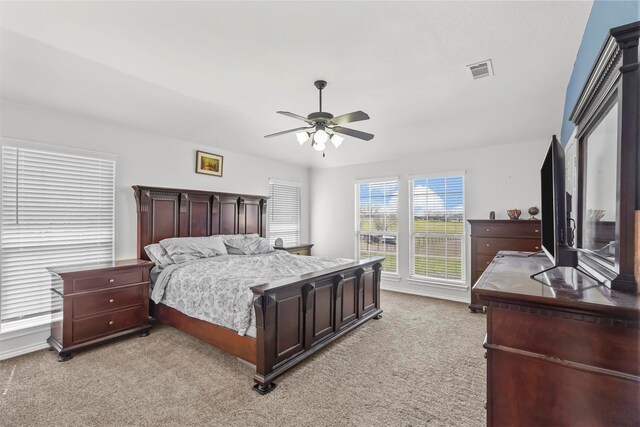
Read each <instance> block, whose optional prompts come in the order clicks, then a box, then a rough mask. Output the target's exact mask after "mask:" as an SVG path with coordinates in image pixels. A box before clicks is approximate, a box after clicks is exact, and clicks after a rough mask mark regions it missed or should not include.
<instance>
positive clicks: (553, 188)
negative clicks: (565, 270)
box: [540, 135, 567, 265]
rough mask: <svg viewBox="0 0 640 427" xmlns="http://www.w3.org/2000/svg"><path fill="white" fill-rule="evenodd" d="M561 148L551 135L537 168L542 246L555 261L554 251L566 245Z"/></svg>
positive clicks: (556, 253)
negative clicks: (539, 182)
mask: <svg viewBox="0 0 640 427" xmlns="http://www.w3.org/2000/svg"><path fill="white" fill-rule="evenodd" d="M564 174H565V171H564V148H563V147H562V144H560V141H558V139H557V138H556V136H555V135H553V138H552V139H551V145H550V146H549V151H547V156H546V157H545V159H544V162H543V163H542V167H541V168H540V181H541V184H542V185H541V192H542V200H541V208H542V249H543V250H544V252H545V253H546V254H547V255H548V256H549V258H551V260H552V261H553V262H554V264H556V265H557V264H558V257H559V254H558V251H559V249H561V248H565V247H566V245H567V240H566V237H567V233H566V230H567V216H566V206H565V203H566V192H565V182H564V181H565V177H564Z"/></svg>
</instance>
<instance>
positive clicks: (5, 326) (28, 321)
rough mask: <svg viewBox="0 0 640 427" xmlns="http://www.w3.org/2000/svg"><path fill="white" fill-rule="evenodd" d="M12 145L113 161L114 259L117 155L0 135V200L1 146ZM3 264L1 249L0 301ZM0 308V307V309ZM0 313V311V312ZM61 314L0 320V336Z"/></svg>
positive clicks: (22, 331) (47, 320)
mask: <svg viewBox="0 0 640 427" xmlns="http://www.w3.org/2000/svg"><path fill="white" fill-rule="evenodd" d="M5 146H7V147H14V148H16V149H25V150H40V151H44V152H51V153H54V154H58V155H66V156H79V157H90V158H95V159H100V160H104V161H112V162H113V218H112V220H111V230H112V233H111V259H112V260H114V259H115V246H116V222H115V221H116V215H117V199H118V197H117V188H118V185H117V182H118V162H117V160H118V155H117V154H115V153H107V152H102V151H93V150H85V149H82V148H75V147H66V146H61V145H56V144H47V143H41V142H36V141H31V140H25V139H20V138H11V137H5V136H3V137H0V200H2V196H3V188H2V187H3V186H2V182H1V177H2V149H3V147H5ZM2 211H3V210H2V209H0V235H1V233H2V224H3V219H4V218H3V213H2ZM2 266H3V259H2V251H0V303H1V299H2V292H1V287H2V282H1V271H2ZM0 310H1V309H0ZM0 314H1V313H0ZM59 316H61V313H57V314H56V313H52V312H49V313H46V314H41V315H35V316H32V317H27V318H25V319H17V320H11V321H7V322H2V320H0V337H7V336H9V335H11V336H13V335H16V334H17V335H16V336H22V334H24V333H25V332H24V331H28V330H30V329H33V328H39V327H41V326H42V325H45V324H49V323H51V321H52V320H55V317H59Z"/></svg>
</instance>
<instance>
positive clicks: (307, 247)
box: [273, 243, 313, 256]
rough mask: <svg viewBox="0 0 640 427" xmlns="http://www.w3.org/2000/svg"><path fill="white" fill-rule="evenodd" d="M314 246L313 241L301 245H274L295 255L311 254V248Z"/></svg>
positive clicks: (275, 247)
mask: <svg viewBox="0 0 640 427" xmlns="http://www.w3.org/2000/svg"><path fill="white" fill-rule="evenodd" d="M312 247H313V243H304V244H300V245H289V246H274V247H273V248H274V249H278V250H281V251H287V252H289V253H290V254H293V255H307V256H309V255H311V248H312Z"/></svg>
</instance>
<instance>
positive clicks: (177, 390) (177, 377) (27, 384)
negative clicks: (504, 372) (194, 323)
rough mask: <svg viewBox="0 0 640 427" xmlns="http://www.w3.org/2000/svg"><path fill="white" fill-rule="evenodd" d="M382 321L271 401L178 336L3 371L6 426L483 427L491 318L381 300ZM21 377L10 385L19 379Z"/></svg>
mask: <svg viewBox="0 0 640 427" xmlns="http://www.w3.org/2000/svg"><path fill="white" fill-rule="evenodd" d="M382 306H383V309H384V310H385V312H384V317H383V319H382V320H377V321H376V320H371V321H370V322H368V323H367V324H365V325H363V326H362V327H360V328H359V329H357V330H355V331H353V332H351V333H350V334H348V335H347V336H345V337H343V338H341V339H339V340H338V341H337V342H335V343H334V344H332V345H330V346H328V347H327V348H325V349H323V350H322V351H320V352H319V353H318V354H316V355H315V356H313V357H311V358H310V359H307V360H306V361H305V362H303V363H302V365H300V366H298V367H297V368H295V369H294V370H292V371H290V372H289V373H287V374H286V375H284V376H283V377H281V378H280V379H279V380H278V381H276V382H277V384H278V387H277V388H276V389H275V390H274V391H273V392H272V393H271V394H268V395H266V396H260V395H258V394H257V393H255V392H254V391H253V390H252V389H251V386H252V384H253V382H252V370H251V369H250V368H249V367H247V366H245V365H243V364H241V363H240V362H238V360H237V359H235V358H234V357H232V356H230V355H228V354H226V353H223V352H221V351H219V350H217V349H216V348H214V347H212V346H210V345H208V344H205V343H203V342H201V341H199V340H197V339H196V338H192V337H190V336H188V335H186V334H183V333H182V332H179V331H177V330H175V329H173V328H171V327H167V326H157V327H154V329H152V333H151V335H150V336H148V337H146V338H139V337H137V336H135V337H130V338H124V339H121V340H118V341H115V342H112V343H110V344H107V345H103V346H100V347H95V348H93V349H89V350H86V351H83V352H79V353H77V354H76V355H75V357H74V358H73V359H72V360H71V361H69V362H66V363H58V362H57V361H56V356H55V354H54V353H52V352H49V351H47V350H43V351H38V352H35V353H32V354H28V355H25V356H21V357H17V358H14V359H10V360H6V361H3V362H2V363H1V364H0V393H1V394H0V425H2V426H34V425H57V426H72V425H77V426H90V425H110V426H129V425H182V426H199V425H225V426H226V425H238V426H255V425H267V424H269V425H279V426H288V425H296V426H300V425H302V426H322V425H332V426H342V425H358V426H373V425H376V426H377V425H380V426H382V425H387V426H389V425H391V426H400V425H414V426H416V425H425V424H430V425H451V426H454V425H455V426H463V425H474V426H480V425H484V424H485V410H484V402H485V364H484V362H485V360H484V358H483V348H482V340H483V338H484V334H485V320H486V319H485V317H484V316H483V315H480V314H475V315H474V314H470V313H469V311H468V310H467V308H466V305H465V304H460V303H454V302H447V301H441V300H435V299H429V298H423V297H417V296H411V295H404V294H398V293H393V292H383V293H382ZM12 372H13V376H12V377H11V374H12Z"/></svg>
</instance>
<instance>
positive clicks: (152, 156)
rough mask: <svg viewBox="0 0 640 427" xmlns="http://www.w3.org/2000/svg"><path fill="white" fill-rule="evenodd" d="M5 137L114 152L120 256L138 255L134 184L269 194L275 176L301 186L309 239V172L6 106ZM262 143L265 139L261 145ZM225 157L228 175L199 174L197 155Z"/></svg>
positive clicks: (2, 115)
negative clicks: (198, 151)
mask: <svg viewBox="0 0 640 427" xmlns="http://www.w3.org/2000/svg"><path fill="white" fill-rule="evenodd" d="M1 106H2V110H1V111H0V123H1V125H2V128H1V134H2V137H9V138H18V139H24V140H29V141H33V142H40V143H45V144H51V145H61V146H65V147H72V148H81V149H84V150H93V151H100V152H108V153H114V154H116V155H117V156H118V158H117V161H116V258H118V259H125V258H135V257H136V207H135V200H134V197H133V190H132V189H131V186H132V185H135V184H141V185H150V186H157V187H171V188H185V189H199V190H200V189H201V190H211V191H223V192H230V193H243V194H257V195H268V194H269V183H268V181H269V178H278V179H282V180H287V181H294V182H299V183H301V185H302V188H301V199H302V200H301V239H302V241H307V240H309V169H307V168H305V167H301V166H296V165H292V164H289V163H283V162H278V161H273V160H267V159H264V158H258V157H253V156H249V155H246V154H240V153H235V152H231V151H228V150H222V149H218V148H216V147H215V135H212V143H211V146H205V145H202V144H197V143H194V142H190V141H184V140H178V139H174V138H169V137H166V136H161V135H155V134H151V133H147V132H142V131H138V130H134V129H129V128H124V127H120V126H116V125H111V124H108V123H105V122H100V121H96V120H92V119H88V118H84V117H79V116H71V115H67V114H61V113H58V112H52V111H47V110H42V109H38V108H32V107H28V106H22V105H17V104H13V103H10V102H6V101H5V102H2V104H1ZM256 142H257V143H261V142H262V140H261V139H260V140H258V141H256ZM196 150H202V151H207V152H212V153H216V154H221V155H223V156H224V165H223V177H222V178H218V177H212V176H208V175H202V174H196V173H195V156H196V154H195V152H196Z"/></svg>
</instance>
